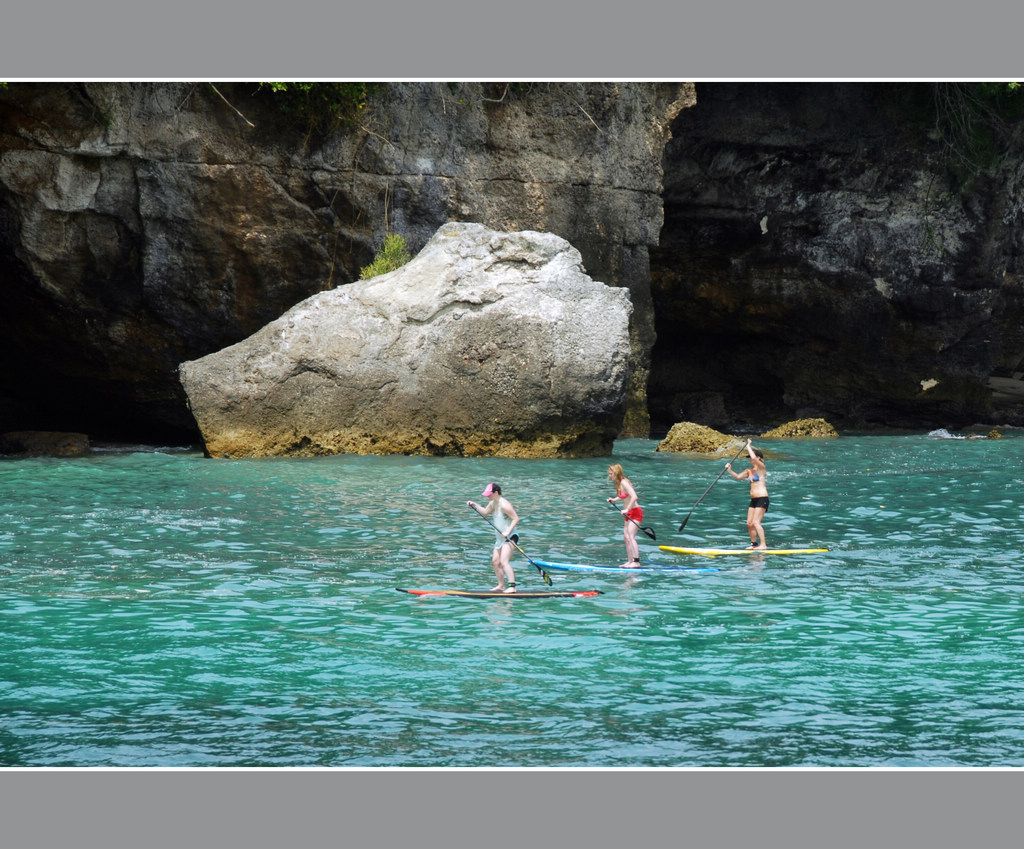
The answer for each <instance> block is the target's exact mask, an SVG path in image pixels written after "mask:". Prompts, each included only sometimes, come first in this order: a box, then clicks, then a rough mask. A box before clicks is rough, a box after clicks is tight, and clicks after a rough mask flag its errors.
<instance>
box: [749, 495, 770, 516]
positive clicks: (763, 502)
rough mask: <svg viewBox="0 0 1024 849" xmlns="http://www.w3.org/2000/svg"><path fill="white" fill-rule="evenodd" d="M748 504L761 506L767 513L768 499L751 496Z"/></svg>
mask: <svg viewBox="0 0 1024 849" xmlns="http://www.w3.org/2000/svg"><path fill="white" fill-rule="evenodd" d="M750 506H751V507H763V508H764V511H765V513H767V512H768V499H767V498H751V499H750Z"/></svg>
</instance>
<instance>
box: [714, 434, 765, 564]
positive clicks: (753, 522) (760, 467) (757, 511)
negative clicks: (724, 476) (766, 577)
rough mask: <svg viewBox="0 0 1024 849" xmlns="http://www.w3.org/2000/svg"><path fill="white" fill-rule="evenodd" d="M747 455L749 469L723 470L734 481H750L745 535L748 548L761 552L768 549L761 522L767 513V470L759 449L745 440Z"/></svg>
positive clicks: (730, 465)
mask: <svg viewBox="0 0 1024 849" xmlns="http://www.w3.org/2000/svg"><path fill="white" fill-rule="evenodd" d="M747 454H749V455H750V465H751V468H749V469H744V470H743V471H742V472H740V473H739V474H736V472H734V471H733V470H732V463H726V464H725V468H727V469H728V470H729V474H730V475H732V476H733V477H734V478H735V479H736V480H738V481H741V480H747V479H749V480H750V506H749V507H748V508H747V533H749V534H750V546H749V547H750V548H752V549H755V550H757V551H762V550H764V549H766V548H768V545H767V543H766V542H765V541H764V526H763V525H762V524H761V520H762V519H764V514H765V513H767V512H768V470H767V469H766V468H765V467H764V454H763V453H762V452H761V449H760V448H754V447H753V446H752V445H751V444H750V440H749V439H748V440H747Z"/></svg>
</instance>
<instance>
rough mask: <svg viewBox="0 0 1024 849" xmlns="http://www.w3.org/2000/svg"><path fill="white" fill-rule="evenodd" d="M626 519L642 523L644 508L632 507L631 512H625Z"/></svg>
mask: <svg viewBox="0 0 1024 849" xmlns="http://www.w3.org/2000/svg"><path fill="white" fill-rule="evenodd" d="M626 518H627V519H632V520H633V521H634V522H642V521H643V520H644V508H643V507H634V508H633V509H632V510H627V511H626Z"/></svg>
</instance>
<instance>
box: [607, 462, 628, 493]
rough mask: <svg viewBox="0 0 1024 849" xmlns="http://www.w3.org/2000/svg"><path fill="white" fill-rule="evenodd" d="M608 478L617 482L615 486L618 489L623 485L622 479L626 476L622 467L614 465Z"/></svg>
mask: <svg viewBox="0 0 1024 849" xmlns="http://www.w3.org/2000/svg"><path fill="white" fill-rule="evenodd" d="M608 477H610V478H611V479H612V480H613V481H615V486H616V487H618V486H619V484H621V483H622V479H623V478H624V477H625V475H624V474H623V472H622V466H621V465H620V464H619V463H612V464H611V465H610V466H609V467H608Z"/></svg>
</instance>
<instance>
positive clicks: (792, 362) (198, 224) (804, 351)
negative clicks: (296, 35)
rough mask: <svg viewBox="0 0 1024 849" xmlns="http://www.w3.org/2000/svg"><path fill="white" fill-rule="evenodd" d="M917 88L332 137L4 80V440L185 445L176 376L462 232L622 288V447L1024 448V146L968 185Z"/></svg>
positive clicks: (390, 101) (420, 106)
mask: <svg viewBox="0 0 1024 849" xmlns="http://www.w3.org/2000/svg"><path fill="white" fill-rule="evenodd" d="M922 85H923V84H917V85H909V84H905V85H900V84H863V83H807V84H805V83H701V84H698V85H697V86H693V85H690V84H682V83H657V84H653V83H629V84H614V83H556V84H548V83H531V84H520V85H512V84H498V83H487V84H481V83H459V84H453V85H449V84H446V83H408V84H406V83H396V84H387V85H386V86H384V87H383V89H382V90H381V91H380V92H379V93H378V94H377V95H375V96H374V97H372V98H371V100H370V101H369V103H368V105H367V107H366V108H365V109H364V110H362V111H361V112H360V113H359V114H358V117H357V118H356V119H355V120H354V121H353V122H352V123H349V124H346V125H343V126H341V127H339V128H338V129H337V130H335V131H332V132H326V133H323V132H312V131H311V130H310V127H309V126H308V124H304V123H303V121H302V119H301V117H298V118H296V117H293V116H289V115H287V114H284V113H282V112H281V110H280V109H279V108H278V106H277V104H276V103H275V101H274V100H273V95H272V94H269V93H268V92H266V91H265V90H262V91H261V90H260V89H259V88H258V87H257V86H256V85H252V84H249V85H246V84H229V83H224V84H218V85H217V86H216V88H214V87H212V86H209V85H204V84H198V83H189V84H184V83H145V84H127V83H82V84H76V83H19V84H11V85H10V86H8V87H7V88H6V89H0V275H2V278H3V281H4V293H5V304H4V309H3V310H2V311H0V365H2V366H3V367H2V368H0V431H4V430H27V429H40V428H52V429H60V430H69V431H78V432H84V433H88V434H90V435H91V436H93V437H94V438H95V437H104V436H111V435H118V434H120V435H124V436H128V437H130V438H132V439H157V438H181V439H187V438H195V437H196V436H197V430H196V425H195V422H194V420H193V419H192V416H191V414H190V413H189V411H188V409H187V405H186V403H185V397H184V393H183V391H182V388H181V385H180V383H179V381H178V378H177V368H178V366H179V364H180V363H182V362H184V361H186V360H193V359H196V358H199V357H202V356H205V355H207V354H209V353H211V352H214V351H218V350H220V349H222V348H225V347H227V346H229V345H232V344H234V343H236V342H238V341H240V340H242V339H244V338H246V337H248V336H249V335H251V334H253V333H255V332H256V331H258V330H259V329H260V328H261V327H263V326H264V325H266V324H268V323H269V322H271V321H273V320H274V319H276V318H278V317H279V316H280V315H281V314H282V313H284V312H285V311H286V310H288V309H289V308H291V307H292V306H294V305H295V304H297V303H299V302H300V301H302V300H303V299H304V298H307V297H309V296H311V295H313V294H316V293H317V292H321V291H326V290H330V289H333V288H335V287H337V286H339V285H347V284H349V283H351V282H353V281H354V280H356V279H357V278H358V275H359V269H360V268H361V267H362V266H363V265H365V264H367V263H368V262H369V261H370V260H371V258H372V256H373V253H374V250H375V248H376V247H377V245H378V244H379V243H380V241H381V239H382V238H383V236H384V234H385V233H386V232H388V231H393V232H398V233H401V234H403V235H405V236H406V237H407V238H408V239H409V242H410V246H411V248H412V250H413V252H414V253H415V252H417V251H419V250H420V249H421V248H422V247H423V245H424V244H425V243H426V242H427V240H428V239H429V238H430V236H431V235H432V234H433V233H434V232H435V231H436V230H437V228H438V227H440V226H441V225H442V224H444V223H445V222H447V221H466V222H477V223H480V224H483V225H486V226H488V227H492V228H494V229H497V230H503V231H507V232H513V231H519V230H536V231H540V232H550V233H554V234H557V235H559V236H561V237H563V238H565V239H566V240H567V241H568V242H569V243H570V244H572V245H573V246H574V247H576V248H577V249H578V250H579V251H580V253H581V255H582V259H583V264H584V268H585V270H586V273H587V274H588V275H589V276H591V277H592V278H593V279H595V280H600V281H602V282H604V283H607V284H610V285H613V286H619V287H625V288H627V289H628V290H629V292H630V296H631V300H632V305H633V314H632V317H631V323H630V345H629V348H630V351H629V358H630V362H629V366H630V377H629V380H630V388H629V393H628V408H627V412H626V416H625V419H624V430H623V432H624V433H625V434H627V435H640V436H644V435H647V434H648V432H649V428H650V430H652V431H653V433H652V435H658V432H659V431H661V432H664V431H667V429H668V427H669V426H670V425H671V424H672V423H673V422H675V421H679V420H688V421H698V422H701V423H704V424H707V425H710V426H713V427H717V428H739V427H742V426H743V425H744V424H745V423H747V422H750V423H753V424H756V425H757V428H758V430H761V429H764V427H768V426H771V425H773V424H775V423H777V422H779V421H785V420H788V419H791V418H794V417H801V418H802V417H813V416H825V417H826V418H828V419H829V420H830V421H834V422H835V423H836V424H838V425H840V426H846V427H851V426H870V425H895V426H899V425H905V426H911V427H931V426H943V427H957V426H962V425H967V424H971V423H975V422H979V423H986V422H987V423H991V424H1024V408H1022V405H1021V399H1022V397H1024V384H1022V383H1021V381H1020V377H1021V373H1022V372H1024V366H1022V362H1024V322H1021V321H1020V316H1021V314H1022V309H1024V282H1022V269H1021V264H1020V263H1021V260H1020V257H1021V256H1022V255H1024V238H1022V220H1024V202H1022V198H1024V192H1022V186H1024V164H1022V162H1024V158H1022V157H1021V155H1020V138H1019V132H1018V137H1017V138H1016V139H1015V140H1011V141H1012V142H1013V144H1011V146H1010V148H1008V153H1009V155H1006V156H1004V157H1003V158H1002V159H1001V160H1000V161H999V162H997V163H996V164H995V165H994V166H993V167H991V168H988V169H987V170H984V171H982V172H980V173H978V174H975V175H973V176H971V178H970V179H968V180H965V179H963V175H962V174H958V173H957V172H956V170H955V169H953V168H951V166H950V161H949V157H948V150H947V149H946V145H945V144H944V142H943V139H942V138H941V137H940V136H938V135H937V134H936V133H935V132H933V127H931V126H930V125H929V121H928V120H927V119H922V118H921V117H920V115H919V114H917V113H916V112H915V111H914V109H913V108H911V105H912V103H913V102H914V101H915V99H916V100H918V101H919V100H920V95H921V94H922V90H921V86H922ZM923 93H924V94H925V95H927V94H928V91H927V87H925V90H924V91H923ZM652 420H653V427H651V422H652Z"/></svg>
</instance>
